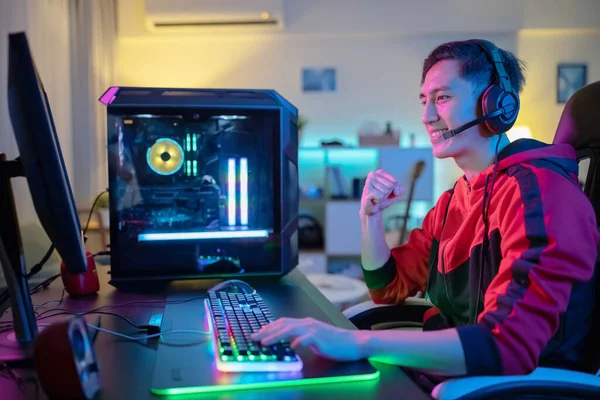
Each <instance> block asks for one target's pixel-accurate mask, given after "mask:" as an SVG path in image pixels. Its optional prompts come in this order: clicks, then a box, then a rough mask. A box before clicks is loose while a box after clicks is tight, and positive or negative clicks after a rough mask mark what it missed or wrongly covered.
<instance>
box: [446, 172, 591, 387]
mask: <svg viewBox="0 0 600 400" xmlns="http://www.w3.org/2000/svg"><path fill="white" fill-rule="evenodd" d="M510 174H511V173H509V175H510ZM512 177H513V178H515V181H516V185H515V190H514V191H513V193H514V194H513V195H507V199H506V200H502V199H501V200H500V201H501V204H499V205H498V206H497V208H496V215H497V218H498V219H499V222H498V223H499V227H500V234H501V237H502V241H501V252H502V261H501V263H500V268H499V271H498V274H497V275H496V277H495V278H494V279H493V280H492V282H491V284H490V286H489V287H488V289H487V291H486V293H485V296H484V301H485V305H484V310H483V312H482V313H481V314H480V315H479V316H478V323H477V324H474V325H471V326H464V327H460V328H458V331H459V335H460V338H461V342H462V344H463V349H464V353H465V359H466V363H467V373H468V374H469V375H500V374H502V375H519V374H527V373H530V372H531V371H533V370H534V369H535V368H536V367H537V366H538V362H539V357H540V354H541V352H542V351H543V350H544V349H545V347H546V346H547V345H548V343H549V341H550V339H551V338H552V337H553V336H554V335H555V333H556V332H557V330H558V327H559V319H560V316H561V314H562V313H563V312H564V311H565V310H566V308H567V305H568V302H569V297H570V294H571V288H572V286H573V284H574V283H576V282H582V281H587V280H589V279H591V277H592V275H593V270H594V264H595V261H596V256H597V245H598V242H599V240H600V235H599V233H598V229H597V223H596V217H595V214H594V211H593V209H592V207H591V204H590V203H589V201H588V199H587V198H586V197H585V196H584V195H583V193H582V192H581V190H580V189H579V188H578V187H577V186H576V185H575V184H573V182H570V181H569V180H567V179H557V175H556V173H554V172H552V171H548V170H541V169H535V168H533V167H526V166H520V167H519V168H517V169H515V170H513V171H512Z"/></svg>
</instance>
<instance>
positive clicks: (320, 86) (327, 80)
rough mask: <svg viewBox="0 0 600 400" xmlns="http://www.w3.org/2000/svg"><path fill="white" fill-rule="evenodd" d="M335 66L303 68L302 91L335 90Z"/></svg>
mask: <svg viewBox="0 0 600 400" xmlns="http://www.w3.org/2000/svg"><path fill="white" fill-rule="evenodd" d="M335 72H336V71H335V68H303V69H302V90H303V91H304V92H335V90H336V79H335V75H336V74H335Z"/></svg>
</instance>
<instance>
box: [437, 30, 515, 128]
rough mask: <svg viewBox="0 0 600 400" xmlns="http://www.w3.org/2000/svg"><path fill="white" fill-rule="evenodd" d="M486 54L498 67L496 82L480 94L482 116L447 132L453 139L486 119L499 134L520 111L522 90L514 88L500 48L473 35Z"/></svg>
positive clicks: (511, 122)
mask: <svg viewBox="0 0 600 400" xmlns="http://www.w3.org/2000/svg"><path fill="white" fill-rule="evenodd" d="M469 42H471V43H473V44H476V45H478V46H479V47H480V48H481V49H482V50H483V51H484V53H485V54H486V56H487V58H488V60H489V61H490V62H491V63H492V64H493V65H494V69H495V70H496V79H495V80H496V83H492V84H491V85H490V86H489V87H488V88H487V89H486V90H485V91H484V92H483V94H482V95H481V99H480V103H481V104H480V105H481V117H479V118H477V119H474V120H473V121H471V122H468V123H466V124H464V125H462V126H460V127H458V128H456V129H453V130H450V131H446V132H444V139H450V138H451V137H453V136H456V135H457V134H459V133H460V132H462V131H464V130H466V129H469V128H470V127H472V126H475V125H478V124H480V123H483V122H485V125H486V126H487V128H488V130H489V131H490V132H491V133H492V134H494V135H498V134H500V133H504V132H507V131H508V130H509V129H510V128H512V127H513V125H514V124H515V121H516V120H517V115H518V114H519V109H520V101H519V94H518V93H517V91H516V90H515V89H514V88H513V86H512V84H511V82H510V78H509V76H508V73H507V72H506V68H505V65H504V62H503V60H502V54H501V53H500V50H499V49H498V48H497V47H496V46H495V45H494V44H493V43H492V42H489V41H487V40H482V39H471V40H469Z"/></svg>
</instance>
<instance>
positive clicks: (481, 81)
mask: <svg viewBox="0 0 600 400" xmlns="http://www.w3.org/2000/svg"><path fill="white" fill-rule="evenodd" d="M498 50H499V51H500V54H501V55H502V60H503V61H504V67H505V69H506V73H507V74H508V78H509V79H510V83H511V85H512V86H513V88H514V90H516V93H521V91H522V90H523V86H525V69H526V65H525V63H524V62H523V61H522V60H520V59H519V58H517V57H516V56H515V55H514V54H513V53H511V52H510V51H506V50H503V49H500V48H498ZM442 60H458V61H460V62H461V69H460V71H459V75H460V76H461V77H462V78H463V79H465V80H467V81H469V82H471V84H472V85H473V95H474V96H475V97H476V98H478V97H479V96H480V95H481V93H483V91H484V90H485V89H486V88H487V87H488V86H490V85H491V84H492V83H497V82H496V80H497V77H496V72H495V68H494V65H493V64H492V62H491V61H490V59H489V56H488V55H487V54H486V53H485V52H484V50H483V49H482V48H481V47H479V45H477V44H476V43H474V42H473V41H470V40H464V41H456V42H447V43H443V44H441V45H439V46H438V47H436V48H435V49H434V50H433V51H432V52H431V53H429V55H428V56H427V58H426V59H425V61H424V62H423V74H422V76H421V84H423V82H424V81H425V76H427V72H429V70H430V69H431V67H433V66H434V65H435V64H437V63H438V62H440V61H442Z"/></svg>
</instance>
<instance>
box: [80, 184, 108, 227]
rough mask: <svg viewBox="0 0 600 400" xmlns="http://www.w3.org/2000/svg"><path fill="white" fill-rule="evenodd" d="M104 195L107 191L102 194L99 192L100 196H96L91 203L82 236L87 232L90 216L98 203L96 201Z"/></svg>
mask: <svg viewBox="0 0 600 400" xmlns="http://www.w3.org/2000/svg"><path fill="white" fill-rule="evenodd" d="M104 193H108V189H105V190H103V191H102V192H100V194H99V195H98V196H96V199H95V200H94V202H93V203H92V208H91V209H90V213H89V214H88V218H87V221H86V223H85V227H84V228H83V235H84V236H85V233H86V232H87V230H88V228H89V226H90V221H91V219H92V214H93V213H94V209H95V208H96V204H97V203H98V200H100V197H102V195H103V194H104Z"/></svg>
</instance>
